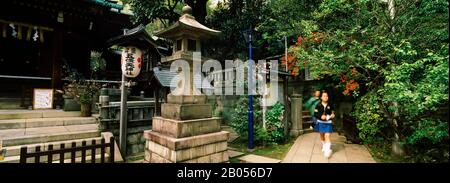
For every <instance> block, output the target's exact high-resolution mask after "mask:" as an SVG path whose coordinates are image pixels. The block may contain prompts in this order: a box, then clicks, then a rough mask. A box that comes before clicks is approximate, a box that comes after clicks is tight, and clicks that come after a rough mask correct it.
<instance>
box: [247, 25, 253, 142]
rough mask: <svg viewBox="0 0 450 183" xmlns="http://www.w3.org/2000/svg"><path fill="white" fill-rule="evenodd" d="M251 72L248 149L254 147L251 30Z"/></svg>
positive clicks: (250, 38) (250, 41)
mask: <svg viewBox="0 0 450 183" xmlns="http://www.w3.org/2000/svg"><path fill="white" fill-rule="evenodd" d="M248 63H249V72H248V96H249V103H250V106H249V111H248V149H253V148H254V145H253V97H252V94H253V93H252V91H253V88H252V86H253V81H252V80H253V71H252V70H253V68H252V32H251V30H250V37H249V62H248Z"/></svg>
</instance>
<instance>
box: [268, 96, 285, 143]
mask: <svg viewBox="0 0 450 183" xmlns="http://www.w3.org/2000/svg"><path fill="white" fill-rule="evenodd" d="M283 114H284V105H283V104H282V103H280V102H277V103H276V104H275V105H273V106H272V107H271V108H270V109H269V110H268V111H267V114H266V128H267V129H266V130H267V133H268V135H269V141H270V142H274V143H279V142H282V141H283V140H284V139H285V135H284V123H283Z"/></svg>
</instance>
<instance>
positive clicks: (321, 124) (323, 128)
mask: <svg viewBox="0 0 450 183" xmlns="http://www.w3.org/2000/svg"><path fill="white" fill-rule="evenodd" d="M314 131H316V132H319V133H332V132H333V127H332V124H331V121H321V120H317V122H316V124H315V125H314Z"/></svg>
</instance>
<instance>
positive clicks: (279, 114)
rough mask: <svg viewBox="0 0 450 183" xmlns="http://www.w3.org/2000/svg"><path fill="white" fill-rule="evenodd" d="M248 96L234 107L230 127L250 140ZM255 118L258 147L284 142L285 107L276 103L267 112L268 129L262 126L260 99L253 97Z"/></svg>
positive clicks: (255, 138) (255, 137)
mask: <svg viewBox="0 0 450 183" xmlns="http://www.w3.org/2000/svg"><path fill="white" fill-rule="evenodd" d="M248 105H249V102H248V96H242V97H240V98H239V100H238V101H237V102H236V104H235V105H234V110H233V111H231V115H230V116H231V121H230V126H231V127H232V128H233V129H234V130H235V131H236V133H238V134H239V135H240V136H241V137H243V138H248ZM253 113H254V115H253V118H254V127H253V128H254V142H255V144H256V145H269V144H276V143H280V142H283V141H284V140H285V138H286V137H285V136H284V130H283V129H284V125H283V121H282V120H283V113H284V106H283V104H281V103H276V104H275V105H273V106H272V107H271V109H269V110H267V114H266V129H264V128H263V124H262V111H261V107H260V101H259V99H258V97H255V96H254V97H253Z"/></svg>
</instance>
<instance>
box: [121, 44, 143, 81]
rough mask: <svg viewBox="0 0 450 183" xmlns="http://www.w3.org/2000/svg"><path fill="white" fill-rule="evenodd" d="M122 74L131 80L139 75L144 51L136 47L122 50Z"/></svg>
mask: <svg viewBox="0 0 450 183" xmlns="http://www.w3.org/2000/svg"><path fill="white" fill-rule="evenodd" d="M121 66H122V73H123V74H124V75H125V76H126V77H129V78H135V77H136V76H138V75H139V72H140V71H141V67H142V51H141V50H139V49H138V48H136V47H132V46H128V47H124V48H123V50H122V59H121Z"/></svg>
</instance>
